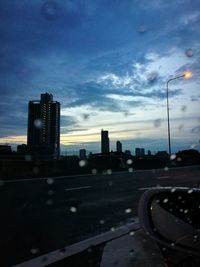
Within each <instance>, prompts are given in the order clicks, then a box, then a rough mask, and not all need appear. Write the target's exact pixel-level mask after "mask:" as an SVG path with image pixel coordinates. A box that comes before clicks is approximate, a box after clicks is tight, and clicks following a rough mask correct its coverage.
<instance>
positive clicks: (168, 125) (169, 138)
mask: <svg viewBox="0 0 200 267" xmlns="http://www.w3.org/2000/svg"><path fill="white" fill-rule="evenodd" d="M185 76H186V75H185V74H183V75H180V76H177V77H174V78H171V79H169V80H168V81H167V130H168V147H169V155H171V135H170V120H169V83H170V82H171V81H173V80H176V79H179V78H182V77H185Z"/></svg>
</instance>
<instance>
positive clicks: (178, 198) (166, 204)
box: [138, 187, 200, 256]
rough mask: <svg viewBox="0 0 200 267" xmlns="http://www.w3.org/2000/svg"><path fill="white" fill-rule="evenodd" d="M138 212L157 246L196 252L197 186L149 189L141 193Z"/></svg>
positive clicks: (199, 222) (199, 234) (199, 249)
mask: <svg viewBox="0 0 200 267" xmlns="http://www.w3.org/2000/svg"><path fill="white" fill-rule="evenodd" d="M138 215H139V220H140V225H141V227H142V228H143V229H144V231H145V232H146V233H147V234H148V235H149V236H150V237H152V238H153V239H154V240H156V241H157V242H158V243H160V244H161V245H164V246H166V247H171V248H174V249H177V250H179V251H182V252H187V253H190V254H191V255H196V256H199V255H200V189H197V188H194V189H190V188H178V187H176V188H174V187H173V188H172V187H165V188H152V189H150V190H148V191H146V192H145V193H144V194H143V195H142V197H141V199H140V202H139V210H138Z"/></svg>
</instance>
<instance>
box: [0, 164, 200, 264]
mask: <svg viewBox="0 0 200 267" xmlns="http://www.w3.org/2000/svg"><path fill="white" fill-rule="evenodd" d="M159 185H160V186H189V187H199V186H200V166H194V167H184V168H174V169H167V168H166V169H162V170H148V171H133V172H118V173H111V171H108V172H107V173H106V174H96V175H78V176H68V177H54V178H51V177H49V178H36V179H18V180H10V181H9V180H8V181H0V212H1V219H0V236H1V238H0V253H1V266H12V265H14V264H17V263H20V262H22V261H25V260H28V259H31V258H34V257H36V256H39V255H41V254H44V253H47V252H50V251H53V250H55V249H59V248H62V247H65V246H66V245H69V244H72V243H74V242H77V241H80V240H83V239H85V238H88V237H91V236H94V235H96V234H99V233H102V232H105V231H109V230H110V231H114V230H115V228H116V227H118V226H121V225H123V224H125V223H127V222H131V221H134V217H136V216H137V205H138V201H139V198H140V196H141V194H142V192H143V190H145V188H147V187H152V186H159ZM44 260H45V259H44Z"/></svg>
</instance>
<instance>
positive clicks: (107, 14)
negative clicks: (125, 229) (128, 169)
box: [0, 0, 200, 154]
mask: <svg viewBox="0 0 200 267" xmlns="http://www.w3.org/2000/svg"><path fill="white" fill-rule="evenodd" d="M199 25H200V3H199V0H176V1H165V0H151V1H149V0H123V1H122V0H52V1H43V0H34V1H30V0H6V1H3V0H1V1H0V40H1V41H0V54H1V60H0V76H1V83H0V143H10V144H12V145H13V146H14V145H15V144H19V143H26V132H27V105H28V101H29V100H34V99H39V97H40V94H41V93H44V92H49V93H52V94H53V96H54V99H55V100H57V101H59V102H60V103H61V105H62V111H61V115H62V116H61V145H62V146H61V147H62V151H63V153H69V154H70V153H73V152H74V151H77V150H78V149H79V148H83V147H84V148H86V149H87V150H88V151H93V152H98V151H99V150H100V144H99V141H100V131H101V129H102V128H103V129H106V130H108V131H109V136H110V140H111V141H112V142H111V148H112V149H113V150H115V142H116V140H121V142H122V143H123V148H124V149H129V150H131V151H133V150H134V149H135V147H138V146H139V147H140V146H143V147H145V149H147V150H148V149H151V150H152V151H156V150H167V120H166V81H167V80H168V79H169V78H172V77H174V76H177V75H181V74H182V73H183V72H184V71H188V70H189V71H191V72H192V77H191V78H190V79H187V80H186V79H184V78H180V79H178V80H175V81H172V82H170V84H169V96H170V99H169V101H170V118H171V120H170V121H171V137H172V150H173V151H176V150H179V149H188V148H196V149H200V146H199V139H200V135H199V133H200V113H199V111H200V106H199V104H200V91H199V90H200V65H199V63H200V46H199V41H200V27H199Z"/></svg>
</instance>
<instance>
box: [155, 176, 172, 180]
mask: <svg viewBox="0 0 200 267" xmlns="http://www.w3.org/2000/svg"><path fill="white" fill-rule="evenodd" d="M168 178H170V176H160V177H157V179H158V180H161V179H168Z"/></svg>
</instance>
